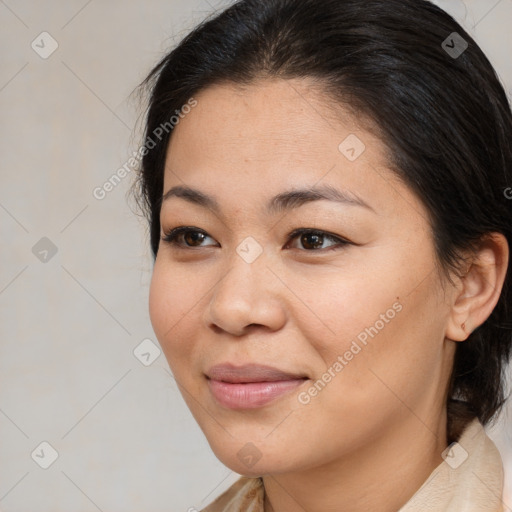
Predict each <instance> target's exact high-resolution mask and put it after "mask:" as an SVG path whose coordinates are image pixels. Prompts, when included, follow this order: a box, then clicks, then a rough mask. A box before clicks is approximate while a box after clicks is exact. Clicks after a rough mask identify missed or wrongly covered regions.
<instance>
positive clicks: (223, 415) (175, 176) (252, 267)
mask: <svg viewBox="0 0 512 512" xmlns="http://www.w3.org/2000/svg"><path fill="white" fill-rule="evenodd" d="M195 97H196V99H197V101H198V105H197V106H196V107H195V108H194V109H193V110H192V112H191V113H190V114H188V115H187V117H186V118H185V119H183V120H181V121H180V123H179V125H177V126H176V128H175V131H174V133H173V136H172V139H171V142H170V144H169V148H168V153H167V161H166V168H165V180H164V192H167V191H168V190H169V189H170V188H171V187H175V186H187V187H190V188H193V189H195V190H198V191H200V192H202V193H203V194H207V195H209V196H211V197H212V198H214V199H215V200H216V201H217V203H218V206H219V208H220V211H218V212H215V211H214V210H213V209H212V208H211V207H205V206H204V205H198V204H195V203H193V202H192V201H189V200H187V199H184V198H181V197H169V198H168V199H167V200H165V201H164V202H163V205H162V209H161V225H162V236H165V233H166V232H168V231H169V230H171V229H173V228H176V227H178V226H190V227H193V228H194V229H195V230H200V233H202V232H204V233H205V234H204V235H201V234H198V233H197V232H194V231H193V232H192V233H190V232H189V233H188V234H184V235H182V236H179V237H178V239H177V240H175V242H177V244H172V243H169V242H166V241H161V242H160V248H159V251H158V255H157V258H156V262H155V266H154V273H153V278H152V282H151V289H150V316H151V321H152V324H153V327H154V330H155V333H156V335H157V338H158V340H159V342H160V344H161V346H162V348H163V350H164V352H165V355H166V357H167V360H168V362H169V365H170V367H171V370H172V372H173V374H174V376H175V378H176V381H177V382H178V384H179V386H180V389H181V391H182V394H183V397H184V399H185V401H186V402H187V404H188V406H189V408H190V409H191V411H192V414H193V415H194V417H195V419H196V420H197V422H198V424H199V425H200V427H201V429H202V430H203V432H204V434H205V435H206V437H207V439H208V442H209V443H210V446H211V448H212V449H213V451H214V452H215V454H216V455H217V457H218V458H219V459H220V460H221V461H222V462H223V463H224V464H225V465H227V466H228V467H229V468H231V469H232V470H234V471H236V472H238V473H240V474H243V475H248V476H263V480H264V484H265V489H266V494H267V497H266V502H265V510H266V511H267V512H268V511H275V512H291V511H297V510H301V509H304V510H307V511H308V512H319V511H322V512H327V511H339V510H343V511H345V512H356V511H362V510H380V511H384V512H386V511H389V512H391V511H393V512H395V511H396V510H398V509H399V508H400V506H402V505H403V504H405V503H406V502H407V501H408V500H409V499H410V497H411V496H412V495H413V494H414V492H415V491H416V490H417V489H418V488H419V487H420V486H421V484H422V483H423V482H424V481H425V480H426V479H427V477H428V476H429V474H430V473H431V471H432V470H433V469H434V468H435V467H436V466H437V465H438V464H440V463H441V462H442V457H441V453H442V452H443V450H444V449H445V448H446V446H447V438H446V412H445V401H446V394H447V383H448V379H449V375H450V372H451V367H452V363H453V356H454V352H455V348H456V342H462V341H464V340H466V338H467V337H468V336H469V334H470V332H471V330H472V329H474V328H476V327H477V326H478V325H481V324H482V323H483V322H484V321H485V319H486V318H487V317H488V316H489V315H490V313H491V312H492V309H493V308H494V306H495V304H496V303H497V301H498V298H499V294H500V290H501V287H502V283H503V280H504V276H505V272H506V266H507V262H508V246H507V243H506V240H505V238H504V237H503V236H502V235H499V234H496V235H493V236H491V237H489V239H488V240H487V241H486V243H485V244H483V246H482V251H481V253H480V254H479V255H478V256H477V257H476V258H475V259H474V261H473V263H472V264H468V266H467V273H466V275H465V277H463V278H460V279H459V278H454V279H455V280H454V284H453V285H452V284H450V283H449V282H448V281H446V280H445V279H444V278H443V277H442V274H441V273H440V272H439V271H438V267H437V266H436V258H435V253H434V246H433V238H432V232H431V228H430V225H429V222H428V220H427V219H428V216H427V212H426V210H425V208H424V207H423V205H422V203H421V201H420V200H419V199H418V198H417V197H416V196H415V195H414V194H413V193H412V192H411V191H410V190H409V189H408V188H407V187H406V186H405V185H404V184H403V183H402V182H400V181H399V180H398V179H397V178H396V176H395V175H394V174H393V173H391V171H389V169H387V163H386V148H385V146H384V145H383V143H382V142H381V140H380V139H379V138H377V137H376V135H374V133H377V132H376V131H375V130H371V131H368V130H367V129H365V128H364V127H363V126H362V124H361V122H359V123H358V122H356V121H357V120H359V121H361V120H360V118H357V119H356V117H355V116H353V115H350V114H349V113H348V111H343V110H341V109H340V108H339V106H338V107H336V108H335V107H334V104H333V103H332V102H331V101H330V100H329V99H328V98H327V96H325V95H323V94H322V92H321V91H320V90H319V89H318V87H317V86H316V85H315V84H313V83H312V82H310V81H308V80H283V79H274V80H259V81H258V82H255V83H254V84H252V85H249V86H245V87H243V88H242V87H240V86H235V85H233V84H221V85H215V86H212V87H210V88H207V89H206V90H203V91H202V92H201V93H200V94H198V95H196V96H195ZM366 126H368V125H366ZM349 134H355V135H357V137H358V138H359V139H360V140H361V141H363V142H364V144H365V146H366V149H365V150H364V152H363V153H362V154H361V155H360V156H359V157H358V158H357V159H356V160H355V161H353V162H351V161H349V160H348V159H347V158H346V157H345V156H344V154H342V153H341V152H340V151H339V149H338V146H339V145H340V143H341V142H342V141H343V140H344V139H345V138H346V137H347V136H348V135H349ZM327 185H328V186H331V187H333V188H336V189H337V190H340V191H344V192H346V193H347V194H350V195H351V197H355V196H357V197H358V198H360V199H361V200H362V201H364V202H365V203H366V204H367V205H369V208H367V207H364V206H360V205H355V204H350V203H340V202H334V201H329V200H325V199H323V200H317V201H310V202H307V203H305V204H302V205H301V206H297V207H294V208H290V209H287V210H282V211H279V212H274V213H272V214H271V213H268V212H267V211H266V205H267V203H268V202H269V201H271V199H272V198H273V197H274V196H276V195H278V194H281V193H283V192H286V191H289V190H294V189H298V188H305V189H312V188H313V187H318V186H327ZM298 228H310V229H315V230H318V231H320V233H317V237H316V238H315V237H313V238H312V237H311V236H305V237H304V236H303V237H301V236H300V235H299V236H296V237H295V238H293V239H290V238H289V235H290V233H291V232H292V231H293V230H295V229H298ZM322 232H326V233H327V234H329V235H334V236H336V237H338V238H340V239H342V240H346V241H348V243H345V244H342V243H340V241H339V240H337V239H331V238H329V237H328V236H327V235H326V234H324V236H323V238H322ZM246 237H253V238H254V239H255V240H256V241H257V242H258V244H260V246H261V248H262V249H263V253H262V254H261V255H260V256H259V257H258V258H257V259H256V260H255V261H254V262H252V263H247V262H246V261H244V259H243V258H242V257H240V256H239V254H238V253H237V251H236V249H237V246H239V244H240V243H241V242H242V241H243V240H244V239H245V238H246ZM397 302H399V304H400V305H401V307H402V309H401V311H400V312H398V313H397V314H396V315H395V317H394V318H393V319H392V320H390V321H389V322H387V323H386V324H385V326H384V327H383V328H382V329H380V330H379V331H378V334H377V335H374V337H373V338H371V337H369V338H368V344H367V345H366V346H363V347H362V350H361V351H360V352H359V353H358V354H357V355H355V356H354V357H353V358H352V360H350V361H349V362H348V364H347V365H346V366H344V367H343V369H342V370H341V371H339V372H338V373H336V376H335V377H333V378H332V379H331V381H330V382H329V383H327V384H326V386H325V387H324V388H323V389H322V390H321V391H320V392H318V393H317V395H316V396H314V397H312V398H311V401H310V402H309V403H308V404H307V405H304V404H302V403H300V401H299V400H298V396H299V394H300V393H301V392H304V391H307V390H308V389H309V388H310V387H311V386H312V385H313V384H314V383H315V382H316V381H317V380H318V379H321V378H322V375H323V374H324V373H325V372H326V371H327V370H328V369H329V368H330V367H333V364H334V363H335V362H336V361H337V360H338V359H337V358H338V356H343V354H344V353H345V352H346V351H347V350H348V349H349V348H350V346H351V343H352V342H353V341H354V340H355V339H357V335H358V334H360V333H361V332H362V331H364V330H365V328H368V327H370V326H374V325H375V324H376V321H377V320H379V319H380V318H381V317H380V315H381V314H385V313H386V311H387V310H389V309H390V308H392V305H393V304H395V303H397ZM462 324H465V325H464V328H462V327H461V325H462ZM360 345H361V344H360ZM224 362H231V363H233V364H237V365H241V364H245V363H258V364H266V365H271V366H275V367H277V368H279V369H281V370H284V371H288V372H292V373H301V374H305V375H307V376H308V378H309V380H307V381H305V382H304V384H302V385H301V386H300V387H299V388H297V389H296V390H294V391H292V392H290V393H288V394H286V395H284V396H282V397H279V398H278V399H276V400H275V401H273V402H271V403H268V404H266V405H265V406H263V407H261V408H257V409H253V410H232V409H228V408H225V407H223V406H221V405H219V404H218V403H217V402H216V401H215V399H214V397H213V396H212V395H211V393H210V391H209V389H208V386H207V379H206V377H205V372H206V371H207V370H208V368H209V367H211V366H212V365H214V364H219V363H224ZM247 443H252V444H253V445H254V446H255V447H256V448H257V450H258V452H255V453H259V454H261V458H260V459H259V460H258V462H257V463H256V464H254V465H253V466H252V467H248V466H247V465H246V464H245V463H244V461H243V460H242V459H241V458H239V457H238V456H237V453H238V452H239V450H240V449H241V448H242V447H244V446H245V445H246V444H247Z"/></svg>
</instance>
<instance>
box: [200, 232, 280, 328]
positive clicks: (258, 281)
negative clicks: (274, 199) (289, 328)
mask: <svg viewBox="0 0 512 512" xmlns="http://www.w3.org/2000/svg"><path fill="white" fill-rule="evenodd" d="M268 263H269V262H268V258H266V256H265V253H264V251H263V247H262V246H261V245H260V244H259V243H258V242H257V241H256V240H255V239H254V238H252V237H247V238H246V239H244V240H243V241H242V242H241V243H240V244H239V245H238V246H237V247H236V250H235V251H233V253H232V255H231V257H230V258H229V264H228V269H227V271H226V273H225V274H224V276H223V277H222V278H221V279H220V280H219V281H218V282H217V284H216V285H215V287H214V291H213V295H212V298H211V300H210V303H209V307H208V311H207V315H208V318H207V321H208V323H210V324H211V323H214V324H215V325H217V326H218V327H220V328H222V329H223V330H225V331H230V332H231V333H237V334H240V333H242V331H243V329H244V328H245V327H246V326H248V325H251V324H258V325H264V326H266V327H269V328H271V329H277V328H278V327H279V324H280V323H281V322H282V321H283V319H284V312H283V309H282V303H281V301H280V300H279V297H278V296H277V290H276V288H275V286H273V284H272V283H273V282H275V276H274V275H273V274H272V272H270V270H269V269H268V268H267V264H268ZM274 284H275V283H274Z"/></svg>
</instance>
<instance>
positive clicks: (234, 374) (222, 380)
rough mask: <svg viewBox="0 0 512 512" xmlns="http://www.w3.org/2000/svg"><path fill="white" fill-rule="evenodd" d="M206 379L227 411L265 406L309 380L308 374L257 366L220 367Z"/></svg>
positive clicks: (213, 370) (210, 371) (207, 374)
mask: <svg viewBox="0 0 512 512" xmlns="http://www.w3.org/2000/svg"><path fill="white" fill-rule="evenodd" d="M205 376H206V379H207V382H208V387H209V389H210V392H211V393H212V395H213V397H214V398H215V400H216V401H217V403H218V404H219V405H221V406H223V407H226V408H228V409H255V408H258V407H263V406H264V405H266V404H268V403H269V402H272V401H274V400H276V399H277V398H279V397H282V396H283V395H285V394H288V393H290V392H291V391H293V390H294V389H296V388H297V387H299V386H301V385H302V384H304V382H305V381H307V380H309V378H308V377H307V375H305V374H300V373H292V372H287V371H283V370H280V369H278V368H274V367H272V366H266V365H257V364H247V365H243V366H235V365H233V364H230V363H225V364H220V365H216V366H213V367H211V368H210V369H209V370H208V371H207V372H206V374H205Z"/></svg>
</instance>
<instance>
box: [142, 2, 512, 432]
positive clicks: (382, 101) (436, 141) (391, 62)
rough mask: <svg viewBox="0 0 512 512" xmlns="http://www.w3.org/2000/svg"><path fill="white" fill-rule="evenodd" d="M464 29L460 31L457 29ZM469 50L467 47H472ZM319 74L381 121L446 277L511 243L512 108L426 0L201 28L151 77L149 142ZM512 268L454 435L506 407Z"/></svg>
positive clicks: (151, 158) (260, 11)
mask: <svg viewBox="0 0 512 512" xmlns="http://www.w3.org/2000/svg"><path fill="white" fill-rule="evenodd" d="M454 32H456V33H457V35H454V34H453V33H454ZM466 45H467V48H466ZM265 77H269V78H282V79H289V78H301V77H311V78H314V79H315V80H316V81H317V82H318V83H319V84H321V86H322V87H323V89H324V90H325V92H326V93H327V94H329V96H330V97H332V98H334V99H335V100H336V101H337V102H339V104H340V105H347V106H348V107H350V108H351V109H352V110H353V111H355V112H358V113H359V114H361V116H364V117H366V118H368V119H371V120H372V121H373V122H374V123H375V124H376V126H377V127H378V129H379V131H380V134H381V137H382V140H383V142H384V143H385V144H386V147H387V148H388V150H389V160H390V161H389V166H390V168H391V169H392V170H393V171H394V172H395V173H396V174H397V176H399V177H400V178H401V179H402V180H403V181H404V182H405V183H406V184H407V185H408V186H409V188H410V189H411V190H412V191H413V192H415V193H416V194H417V196H418V197H419V199H420V200H421V201H422V202H423V203H424V204H425V206H426V208H427V210H428V212H429V215H430V222H431V225H432V231H433V233H434V243H435V248H436V254H437V257H438V260H439V263H440V265H441V268H442V269H443V270H444V271H447V270H449V269H450V270H454V271H456V272H458V271H459V270H460V267H461V263H463V259H462V256H461V255H462V254H464V253H467V251H473V250H475V248H477V246H478V242H479V241H480V240H481V239H482V237H483V236H484V235H486V234H488V233H490V232H499V233H502V234H503V235H505V237H506V238H507V241H508V244H509V247H510V246H511V241H512V232H511V230H512V200H510V199H507V197H506V195H507V194H505V190H510V189H509V187H511V186H512V144H511V139H512V114H511V110H510V105H509V103H508V100H507V97H506V94H505V92H504V89H503V87H502V85H501V84H500V81H499V79H498V78H497V76H496V73H495V71H494V69H493V67H492V65H491V64H490V63H489V61H488V59H487V58H486V56H485V55H484V54H483V52H482V51H481V50H480V48H479V47H478V45H477V44H476V43H475V41H474V40H473V39H472V38H471V36H470V35H469V34H468V33H467V32H466V31H465V30H464V29H463V28H462V27H461V26H460V25H459V24H458V23H457V22H455V21H454V20H453V18H452V17H451V16H449V15H448V14H447V13H445V12H444V11H442V10H441V9H440V8H438V7H436V6H435V5H433V4H431V3H430V2H428V1H424V0H241V1H238V2H236V3H234V4H233V5H232V6H230V7H229V8H227V9H226V10H225V11H223V12H221V13H220V14H215V15H214V16H213V17H211V18H210V19H207V20H205V21H204V22H203V23H201V24H200V25H199V26H198V27H196V28H195V29H194V30H193V31H192V32H191V33H190V34H189V35H187V36H186V37H185V38H184V39H183V41H182V42H181V43H180V44H179V45H178V46H177V47H176V48H174V49H173V50H172V51H171V52H170V53H169V54H168V55H166V56H165V57H164V58H163V59H162V60H161V62H160V63H159V64H158V65H157V66H156V67H155V68H154V69H153V70H152V71H151V73H150V74H149V76H148V77H147V79H146V80H145V81H144V83H143V84H142V86H143V87H144V88H146V89H149V91H150V98H149V108H148V112H147V119H146V137H150V136H151V134H153V133H154V132H155V130H157V129H158V127H159V126H162V125H164V124H165V123H166V122H167V123H168V121H169V118H170V117H171V116H173V115H174V114H175V112H176V111H180V110H181V108H182V106H183V105H186V104H187V102H188V101H189V100H190V98H191V97H192V96H193V95H195V94H197V93H198V92H199V91H201V90H203V89H205V88H207V87H209V86H211V85H213V84H218V83H221V82H230V83H235V84H251V83H253V82H254V81H255V80H256V79H261V78H265ZM171 136H172V130H169V131H168V132H166V133H165V134H164V136H163V137H161V138H160V139H159V140H158V142H157V143H156V145H155V147H153V148H152V149H151V150H148V151H147V152H146V154H145V156H144V157H143V160H142V165H141V169H140V175H139V181H138V183H137V186H138V189H137V193H138V197H139V204H141V206H142V208H143V210H144V212H145V213H146V215H147V218H148V221H149V226H150V237H151V248H152V251H153V255H154V256H155V257H156V254H157V251H158V247H159V241H160V221H159V213H160V206H161V197H162V194H163V176H164V163H165V157H166V148H167V146H168V143H169V139H170V137H171ZM510 274H511V272H510V262H509V269H508V272H507V276H506V281H505V284H504V287H503V290H502V293H501V296H500V300H499V302H498V304H497V306H496V307H495V309H494V311H493V312H492V314H491V316H490V317H489V318H488V319H487V321H486V322H485V323H484V324H483V325H481V326H480V327H478V329H476V330H475V331H474V332H473V333H472V334H471V335H470V336H469V339H468V340H467V341H465V342H464V343H459V344H458V346H457V351H456V355H455V362H454V368H453V374H452V378H451V382H450V389H449V396H448V433H449V438H451V439H456V438H457V437H458V433H459V431H460V428H461V426H463V424H464V423H465V422H466V421H467V420H468V418H471V417H474V416H477V417H478V418H479V419H480V421H481V422H482V423H483V424H486V423H487V422H489V421H490V420H491V419H492V418H493V417H494V416H495V415H496V413H497V412H498V411H499V409H500V408H501V406H502V404H503V402H504V395H505V392H504V386H505V385H504V383H505V374H504V372H505V369H506V363H507V362H508V360H509V357H510V350H511V344H512V332H511V323H510V315H511V301H512V297H511V282H510V280H511V275H510Z"/></svg>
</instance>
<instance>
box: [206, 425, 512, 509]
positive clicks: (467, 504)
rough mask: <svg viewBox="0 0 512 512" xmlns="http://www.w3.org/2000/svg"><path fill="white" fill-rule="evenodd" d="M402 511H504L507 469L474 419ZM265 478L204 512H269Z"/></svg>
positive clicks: (238, 485)
mask: <svg viewBox="0 0 512 512" xmlns="http://www.w3.org/2000/svg"><path fill="white" fill-rule="evenodd" d="M443 458H444V459H445V460H444V461H443V462H442V463H441V464H440V465H439V466H437V468H436V469H434V471H432V473H431V474H430V476H429V477H428V478H427V480H426V481H425V483H424V484H423V485H422V486H421V487H420V488H419V489H418V491H417V492H416V493H415V494H414V495H413V496H412V498H411V499H410V500H409V501H408V502H407V503H406V504H405V505H404V506H403V507H402V508H401V509H400V510H399V512H427V511H428V512H503V511H504V510H505V507H504V505H503V502H502V494H503V465H502V461H501V457H500V454H499V452H498V450H497V448H496V446H495V445H494V443H493V442H492V441H491V439H490V438H489V437H488V436H487V434H486V432H485V430H484V428H483V427H482V425H481V423H480V422H479V421H478V420H477V419H474V420H472V421H471V422H470V423H469V424H468V425H467V427H466V428H465V429H464V431H463V432H462V435H461V437H460V439H459V441H458V442H457V443H453V444H452V445H450V447H449V449H447V451H446V452H445V455H444V457H443ZM264 498H265V489H264V487H263V481H262V479H261V478H246V477H241V478H240V479H239V480H237V481H236V482H235V483H234V484H233V485H232V486H231V487H230V488H229V489H228V490H227V491H226V492H224V493H223V494H222V495H221V496H219V497H218V498H217V499H216V500H215V501H214V502H213V503H211V504H210V505H209V506H207V507H206V508H204V509H202V511H201V512H264V505H263V503H264Z"/></svg>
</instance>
